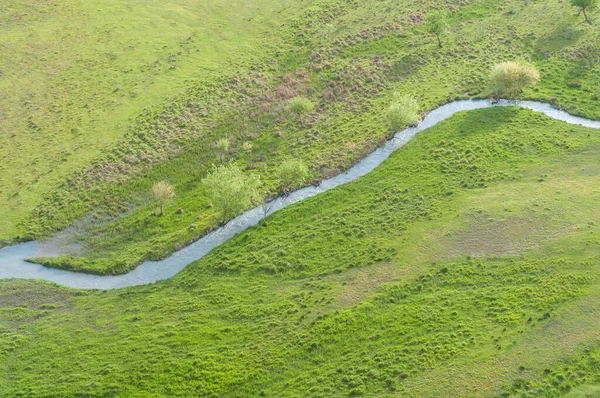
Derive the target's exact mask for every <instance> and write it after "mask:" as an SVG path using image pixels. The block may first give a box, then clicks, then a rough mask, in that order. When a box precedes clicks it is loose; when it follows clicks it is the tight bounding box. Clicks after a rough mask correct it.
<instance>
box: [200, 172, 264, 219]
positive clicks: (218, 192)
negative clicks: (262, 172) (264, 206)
mask: <svg viewBox="0 0 600 398" xmlns="http://www.w3.org/2000/svg"><path fill="white" fill-rule="evenodd" d="M202 184H203V185H204V186H205V187H206V189H207V190H208V197H209V200H210V201H211V202H212V204H213V205H214V206H216V207H218V208H219V209H220V210H221V213H222V215H221V217H222V218H221V219H222V220H227V219H229V218H231V217H233V216H235V215H237V214H238V213H239V212H240V211H242V210H244V209H246V208H248V207H250V206H251V205H252V204H254V203H255V202H257V201H258V200H259V199H260V193H259V190H258V187H259V186H260V177H259V176H257V175H250V176H247V175H244V173H243V172H242V170H241V169H240V168H239V167H237V166H236V165H235V164H233V163H230V164H227V165H223V166H220V167H215V168H214V169H213V170H212V172H211V173H210V174H209V175H208V176H206V177H205V178H204V179H203V180H202Z"/></svg>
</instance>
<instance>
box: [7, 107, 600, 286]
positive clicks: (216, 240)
mask: <svg viewBox="0 0 600 398" xmlns="http://www.w3.org/2000/svg"><path fill="white" fill-rule="evenodd" d="M494 106H519V107H521V108H526V109H531V110H533V111H536V112H541V113H543V114H545V115H547V116H549V117H551V118H553V119H557V120H562V121H564V122H567V123H570V124H579V125H583V126H586V127H592V128H600V122H598V121H593V120H588V119H584V118H580V117H576V116H572V115H570V114H568V113H566V112H564V111H560V110H558V109H554V108H552V106H550V105H549V104H544V103H541V102H534V101H500V102H499V103H497V104H492V103H491V102H490V101H488V100H466V101H456V102H452V103H449V104H446V105H443V106H441V107H439V108H437V109H435V110H433V111H432V112H431V113H429V114H428V115H427V117H426V118H425V119H424V120H423V121H422V122H421V123H420V124H419V125H418V126H417V127H410V128H408V129H406V130H403V131H401V132H399V133H397V134H396V135H395V136H394V137H393V138H392V139H390V140H389V141H387V142H386V143H385V144H384V145H383V146H382V147H380V148H377V149H376V150H375V151H373V152H372V153H371V154H370V155H368V156H367V157H366V158H364V159H363V160H361V161H360V162H359V163H357V164H356V165H355V166H353V167H352V168H350V169H349V170H348V171H346V172H345V173H342V174H340V175H337V176H335V177H333V178H330V179H327V180H324V181H323V182H322V183H321V185H319V186H318V187H312V186H310V187H306V188H303V189H300V190H298V191H295V192H293V193H292V194H290V195H289V196H287V197H286V198H278V199H275V200H274V201H273V202H271V203H269V206H270V211H269V212H268V214H271V213H273V212H274V211H277V210H279V209H282V208H284V207H286V206H289V205H291V204H293V203H297V202H300V201H301V200H303V199H306V198H310V197H312V196H315V195H318V194H319V193H321V192H325V191H327V190H329V189H332V188H335V187H337V186H338V185H341V184H345V183H347V182H350V181H353V180H355V179H357V178H359V177H361V176H363V175H365V174H367V173H369V172H370V171H371V170H373V169H375V168H376V167H377V166H379V165H380V164H381V162H383V161H384V160H385V159H387V158H388V157H389V156H390V155H391V154H392V153H393V152H394V151H396V150H397V149H398V148H400V147H402V146H403V145H404V144H406V143H407V142H408V141H410V140H411V139H412V138H413V137H414V136H415V134H417V133H418V132H420V131H423V130H425V129H427V128H429V127H432V126H434V125H436V124H438V123H439V122H441V121H443V120H445V119H447V118H449V117H450V116H452V115H454V114H455V113H457V112H461V111H468V110H473V109H481V108H490V107H494ZM264 216H265V214H264V211H263V207H262V206H258V207H257V208H255V209H253V210H250V211H247V212H246V213H244V214H242V215H240V216H239V217H237V218H235V219H233V220H232V221H230V222H229V223H228V224H227V225H225V226H223V227H222V228H219V229H217V230H215V231H214V232H211V233H210V234H208V235H206V236H204V237H203V238H201V239H200V240H198V241H196V242H195V243H192V244H191V245H189V246H187V247H185V248H183V249H181V250H179V251H177V252H175V253H173V254H172V255H171V256H170V257H168V258H166V259H164V260H162V261H146V262H144V263H143V264H141V265H140V266H139V267H137V268H136V269H134V270H133V271H131V272H129V273H127V274H123V275H114V276H113V275H107V276H101V275H91V274H83V273H78V272H71V271H64V270H59V269H53V268H47V267H44V266H42V265H39V264H31V263H28V262H26V261H25V260H26V259H28V258H32V257H36V256H40V255H54V254H58V253H56V252H54V253H53V252H52V250H53V248H48V246H47V245H45V244H44V243H43V242H27V243H22V244H19V245H14V246H9V247H5V248H3V249H0V278H2V279H6V278H22V279H43V280H47V281H51V282H56V283H59V284H61V285H64V286H68V287H72V288H81V289H115V288H120V287H126V286H136V285H145V284H149V283H153V282H156V281H159V280H162V279H168V278H171V277H173V276H174V275H175V274H177V273H178V272H179V271H181V270H182V269H183V268H185V267H186V266H187V265H188V264H190V263H191V262H193V261H196V260H199V259H201V258H202V257H204V256H205V255H206V254H207V253H208V252H210V251H211V250H212V249H214V248H215V247H217V246H219V245H220V244H222V243H224V242H226V241H227V240H229V239H231V238H232V237H233V236H234V235H236V234H238V233H240V232H242V231H244V230H246V229H247V228H249V227H251V226H253V225H256V224H257V223H258V222H259V221H260V220H262V219H263V218H264Z"/></svg>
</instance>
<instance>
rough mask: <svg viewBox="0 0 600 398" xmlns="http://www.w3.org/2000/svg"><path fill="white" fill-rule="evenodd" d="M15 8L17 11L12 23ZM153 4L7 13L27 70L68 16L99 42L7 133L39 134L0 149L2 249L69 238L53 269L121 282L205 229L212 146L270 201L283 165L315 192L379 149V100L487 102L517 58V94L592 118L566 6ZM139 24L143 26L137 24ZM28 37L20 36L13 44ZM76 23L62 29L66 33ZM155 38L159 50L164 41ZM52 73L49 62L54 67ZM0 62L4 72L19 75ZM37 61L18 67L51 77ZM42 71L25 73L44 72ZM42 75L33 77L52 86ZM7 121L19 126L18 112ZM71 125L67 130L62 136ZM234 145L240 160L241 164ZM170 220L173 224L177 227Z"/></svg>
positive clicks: (592, 79) (591, 39)
mask: <svg viewBox="0 0 600 398" xmlns="http://www.w3.org/2000/svg"><path fill="white" fill-rule="evenodd" d="M242 3H243V4H242ZM11 4H13V3H11ZM17 4H22V2H18V3H14V5H13V6H12V8H9V10H11V9H13V8H15V7H17ZM128 4H129V3H128ZM163 4H164V3H163V2H161V3H158V2H157V3H152V2H150V3H148V2H144V4H143V5H142V4H138V5H131V4H130V5H129V6H128V7H129V8H127V7H125V6H123V5H119V6H115V7H108V6H106V7H101V6H99V5H97V4H96V3H94V4H93V5H90V6H89V7H91V8H93V11H89V12H88V11H86V10H83V11H81V13H82V14H81V15H85V16H86V17H85V18H83V17H81V18H76V17H75V16H69V15H70V14H69V13H73V12H75V11H72V10H79V9H80V8H81V7H84V8H85V5H82V4H78V5H77V6H76V7H75V6H73V7H66V6H65V8H64V9H63V8H61V7H60V6H52V7H49V8H41V9H40V10H39V13H40V15H39V16H38V17H37V18H38V20H39V21H37V22H36V23H35V24H34V23H32V24H24V23H19V22H18V20H19V18H33V14H32V12H29V13H28V15H27V16H26V17H25V16H23V17H19V15H22V12H21V13H19V12H18V9H17V8H15V9H17V11H12V12H11V11H9V13H8V14H6V16H5V17H3V18H5V19H6V20H10V21H13V22H12V23H11V24H9V25H8V27H7V28H6V29H3V30H2V33H1V34H4V35H7V37H14V38H15V40H17V39H16V38H18V39H19V41H18V42H15V44H14V46H11V47H9V48H12V50H11V51H13V52H18V53H19V54H18V56H15V57H17V58H20V57H23V54H24V52H22V51H21V49H22V48H23V47H24V46H26V45H24V44H23V43H22V41H23V40H30V41H31V42H34V43H39V42H40V40H39V37H38V36H39V35H42V32H45V33H47V32H48V30H49V31H50V32H53V31H52V30H51V29H50V28H49V26H54V25H52V24H53V23H55V24H57V26H61V27H63V26H68V24H63V22H64V21H65V20H67V19H68V20H69V21H72V23H73V24H85V27H86V29H90V27H91V26H102V27H103V28H102V29H96V30H94V31H93V32H94V33H93V34H92V33H90V35H89V36H85V35H75V34H73V35H72V37H73V40H76V41H77V43H78V44H77V45H76V44H69V45H68V46H65V47H66V48H65V49H64V51H67V50H68V51H69V54H71V52H72V53H73V54H72V58H73V59H74V61H73V63H72V64H69V68H67V67H66V66H65V70H64V71H62V70H61V72H60V73H59V72H56V73H54V74H50V75H52V76H54V77H53V78H55V79H56V80H57V81H59V83H60V84H59V83H56V86H52V87H57V89H54V88H52V87H50V86H48V87H46V88H45V89H47V90H48V92H52V95H56V96H58V95H60V96H61V98H62V99H60V101H59V100H58V99H57V100H56V101H55V102H56V104H58V105H60V106H61V107H62V108H60V109H64V111H61V112H62V113H59V114H57V115H58V116H52V115H53V114H52V115H50V114H51V112H46V113H45V114H44V115H45V116H40V117H39V120H38V118H35V119H34V120H33V122H34V124H33V125H28V126H29V127H27V126H25V124H27V123H28V122H26V121H25V120H26V119H27V117H29V116H28V115H25V116H27V117H25V116H23V115H21V116H19V115H17V116H15V117H12V116H11V117H7V118H6V122H3V123H11V122H10V121H11V120H13V121H14V120H18V121H19V123H21V124H20V125H22V129H26V128H29V129H30V130H31V128H33V130H31V131H37V133H35V132H30V133H21V132H19V131H21V130H18V131H17V134H15V135H14V137H13V136H12V134H3V135H2V137H3V138H2V139H4V140H6V142H7V143H6V144H2V145H0V151H3V152H2V153H3V154H4V155H3V162H2V164H3V165H2V166H1V167H3V170H2V171H3V172H2V179H3V182H2V184H3V187H2V188H1V189H2V193H1V194H2V195H5V197H4V199H5V200H4V203H6V204H7V206H3V207H2V209H3V210H0V211H4V212H6V215H5V216H2V214H0V220H3V221H1V222H3V223H4V227H2V228H0V230H1V231H4V232H3V234H4V235H3V237H0V239H4V240H5V241H6V242H9V241H13V240H15V239H33V238H39V237H45V236H48V235H49V234H50V233H51V232H52V231H55V230H60V229H63V228H64V227H65V226H67V225H75V226H76V228H74V229H73V231H74V232H75V234H74V235H75V237H76V238H77V239H79V240H80V241H81V242H82V243H83V245H82V247H83V248H85V249H86V251H84V252H83V253H82V254H81V253H80V256H79V257H77V258H70V257H68V258H62V259H59V260H52V261H51V262H49V264H51V265H54V266H60V267H65V268H70V269H77V270H85V271H88V272H96V273H121V272H126V271H128V270H130V269H131V268H133V267H134V266H135V265H137V264H139V263H140V262H141V261H142V260H143V259H146V258H150V259H156V258H161V257H164V256H166V255H168V254H170V253H171V252H172V251H173V250H175V249H176V248H178V247H181V246H182V245H185V244H187V243H189V242H190V241H191V240H193V239H195V238H197V237H198V236H201V235H203V234H204V233H206V231H207V230H210V229H211V228H214V227H215V226H216V225H217V223H218V217H219V215H218V214H217V213H216V211H215V210H214V209H211V208H210V206H209V205H208V202H207V198H206V192H204V191H203V189H202V187H201V186H200V184H199V181H200V179H201V178H202V177H203V176H204V175H205V174H206V173H207V171H208V170H209V169H210V167H212V165H213V164H215V163H218V161H217V157H216V155H215V153H214V150H213V149H212V146H211V145H212V144H213V143H214V142H215V141H216V140H217V139H219V138H223V137H227V138H229V140H230V142H231V144H230V151H229V153H228V154H227V156H226V159H225V161H234V162H236V163H238V164H239V165H240V166H241V167H243V168H244V169H247V171H248V173H259V174H261V176H262V178H263V181H264V189H265V190H266V191H269V192H270V193H271V194H272V193H274V192H276V187H277V183H276V182H275V181H274V178H273V170H274V169H275V168H276V166H277V165H278V164H280V163H281V162H282V161H283V160H284V159H285V158H289V157H296V158H301V159H303V160H304V161H305V162H306V163H307V164H308V165H309V166H310V167H311V173H312V177H313V178H320V177H327V176H331V175H334V174H336V173H338V172H339V171H340V170H343V169H345V168H347V167H349V166H351V165H352V164H353V163H354V162H356V161H357V160H358V159H360V158H361V157H362V156H364V155H365V154H366V153H368V152H369V151H371V150H373V149H374V148H375V147H376V146H377V145H379V143H381V142H382V140H383V139H385V138H386V137H387V136H389V132H387V131H386V129H385V126H384V124H383V121H382V118H381V114H382V109H385V107H386V106H387V104H388V103H389V101H390V99H391V98H392V94H393V92H395V91H398V92H401V93H406V92H410V93H414V94H415V95H416V96H417V97H418V99H419V101H420V102H421V104H422V108H423V110H426V109H431V108H433V107H435V106H438V105H440V104H442V103H444V102H446V101H449V100H452V99H455V98H466V97H468V96H473V95H485V94H486V87H487V82H486V77H487V73H488V71H489V68H490V67H491V66H492V65H493V64H494V63H496V62H499V61H503V60H507V59H518V58H523V59H526V60H529V61H531V62H532V63H534V64H535V65H536V66H537V67H538V68H539V69H540V71H541V74H542V83H541V85H540V86H539V87H538V88H537V89H536V90H535V91H530V92H527V93H526V94H525V95H526V96H527V97H529V98H537V99H542V100H545V101H550V102H553V103H555V104H557V106H563V107H565V108H567V109H568V110H569V111H570V112H572V113H578V114H585V115H586V116H588V117H593V118H600V111H599V110H598V109H599V108H598V106H597V93H598V92H599V91H600V88H599V87H598V84H599V83H598V79H597V74H598V61H599V60H600V58H599V55H600V51H599V49H598V43H599V41H598V40H597V39H598V30H597V27H596V26H588V24H582V23H581V22H582V20H581V18H578V17H577V16H576V15H575V12H574V10H573V9H571V8H570V7H569V6H568V5H567V4H565V2H562V1H558V0H547V1H536V2H522V1H496V0H487V1H461V2H455V1H448V2H437V1H436V2H433V1H425V2H414V3H413V2H409V1H402V2H380V1H364V2H359V3H358V2H357V3H352V2H346V1H334V0H327V1H326V0H314V1H303V2H300V1H289V2H285V3H275V2H266V1H265V2H253V3H246V2H240V4H239V5H235V4H232V5H230V6H227V7H223V6H222V4H221V3H220V2H218V1H215V2H208V3H207V2H198V3H197V4H196V3H193V2H192V3H190V2H181V4H179V3H178V4H172V5H170V6H169V7H166V6H163ZM169 4H170V3H169ZM228 4H229V3H228ZM124 7H125V8H126V9H125V10H123V8H124ZM153 7H154V8H160V10H156V11H154V8H153ZM435 9H443V10H446V11H448V12H450V16H451V21H450V22H451V29H450V32H449V34H448V36H447V37H444V40H443V43H444V47H443V48H442V49H439V48H438V47H437V42H436V40H435V38H434V37H433V36H431V35H429V34H426V33H425V32H424V29H423V25H422V24H423V20H424V18H425V17H426V15H427V13H428V12H431V11H432V10H435ZM239 10H243V12H239ZM42 11H43V12H42ZM84 11H85V12H84ZM142 11H143V12H142ZM146 13H147V14H149V15H146ZM65 14H66V15H65ZM138 14H139V16H138ZM36 15H37V14H36ZM132 15H134V16H135V18H130V17H131V16H132ZM126 17H127V18H126ZM94 18H97V19H94ZM121 19H122V22H121V23H120V24H119V23H115V24H113V25H111V26H113V28H110V29H113V30H110V29H109V27H107V23H106V21H109V20H110V21H112V20H121ZM82 20H84V22H81V21H82ZM140 21H141V22H140ZM148 21H155V23H154V26H146V25H144V26H143V27H140V26H139V25H138V24H141V23H142V22H143V23H144V24H146V23H148V24H149V22H148ZM70 23H71V22H70ZM103 24H104V25H103ZM37 26H39V29H38V30H35V31H34V32H32V33H31V34H32V35H33V36H30V35H25V34H23V33H22V32H21V33H19V32H20V31H19V29H21V30H23V29H30V30H31V29H34V27H37ZM78 26H79V25H76V26H75V27H73V28H72V31H80V30H81V29H79V28H78ZM114 26H116V27H114ZM65 29H67V28H65ZM107 30H108V31H110V32H112V33H107V32H106V31H107ZM163 32H168V35H165V34H164V33H163ZM11 35H12V36H11ZM169 35H172V38H171V40H172V41H171V42H168V43H166V42H165V43H163V41H166V40H167V38H168V37H170V36H169ZM55 36H56V35H55V34H54V33H52V35H50V37H55ZM117 37H118V40H117ZM142 37H143V38H144V40H142V39H139V38H142ZM153 37H154V38H155V39H152V38H153ZM109 38H111V39H109ZM103 40H104V41H103ZM136 40H137V41H136ZM138 41H141V43H140V44H136V45H134V44H127V43H130V42H132V43H133V42H135V43H137V42H138ZM2 42H3V43H8V44H3V45H5V46H6V45H9V46H10V45H11V43H12V42H11V41H6V40H4V41H2ZM97 42H101V43H104V44H102V46H101V47H98V45H97V44H96V43H97ZM60 43H65V41H64V40H61V41H60ZM90 43H92V44H90ZM126 44H127V45H126ZM131 46H133V47H134V48H130V47H131ZM165 46H166V48H165ZM80 47H81V48H86V49H88V51H91V53H90V54H89V55H87V58H85V57H84V58H83V59H87V60H88V61H89V62H80V61H77V60H78V59H79V58H77V57H78V55H76V54H77V53H76V51H79V52H80V54H84V55H85V54H88V52H85V53H84V52H83V50H78V49H79V48H80ZM90 48H91V49H90ZM57 52H58V50H57ZM2 53H3V54H8V52H4V51H3V52H2ZM59 53H60V52H59ZM107 54H108V55H107ZM110 54H113V55H110ZM157 54H158V55H157ZM161 54H162V55H161ZM38 56H39V53H38V52H33V53H32V55H31V57H38ZM79 57H80V58H81V57H83V56H82V55H80V56H79ZM13 58H14V57H13ZM63 58H65V57H60V59H58V58H57V59H56V60H55V63H57V64H61V65H62V63H63V62H66V61H63V60H62V59H63ZM66 58H68V57H66ZM98 59H101V60H102V61H98ZM8 61H9V58H7V59H6V62H5V61H3V62H2V64H3V65H4V64H7V65H15V68H17V67H19V66H18V64H16V63H12V62H8ZM26 61H27V62H26ZM34 61H35V62H34ZM34 61H32V60H31V59H28V60H24V61H23V64H25V63H27V65H38V64H42V65H44V68H51V66H52V65H54V64H53V63H52V62H49V63H48V62H46V61H45V59H38V58H35V59H34ZM78 62H79V63H78ZM92 65H95V66H94V67H92ZM44 68H41V67H40V68H37V69H35V73H36V74H42V73H46V75H48V73H49V72H43V71H44V70H45V69H44ZM52 68H55V67H52ZM56 68H58V66H56ZM3 69H4V66H3ZM53 70H54V69H53ZM107 71H112V72H110V73H109V72H107ZM31 73H34V72H31ZM46 75H42V76H44V77H43V79H42V78H40V79H41V80H43V81H44V82H45V83H44V84H51V82H52V81H53V80H52V79H49V78H47V77H46ZM113 75H114V76H115V77H114V78H112V77H110V76H113ZM3 76H4V77H3V79H2V80H1V82H2V83H0V84H2V86H1V87H8V88H10V90H9V91H10V92H11V93H13V92H19V90H16V89H14V87H31V85H21V84H18V83H17V80H15V79H16V78H17V77H16V76H21V75H17V74H16V73H15V74H9V73H3ZM13 76H14V79H13ZM100 76H101V77H100ZM106 76H108V77H106ZM81 81H85V82H87V83H86V85H85V86H84V85H83V83H81ZM46 82H50V83H46ZM7 84H8V86H6V85H7ZM91 85H94V86H91ZM95 85H100V86H98V88H97V89H94V87H95ZM36 87H37V86H36ZM40 87H45V86H43V85H40ZM41 89H42V88H40V90H41ZM59 89H60V90H59ZM136 90H137V91H139V93H138V94H136V95H135V96H134V97H135V98H130V97H132V96H131V95H130V93H131V92H132V91H136ZM60 93H62V94H60ZM298 94H302V95H305V96H307V97H309V98H310V99H311V100H312V101H313V102H315V103H316V104H317V110H316V111H315V112H314V113H313V114H311V115H310V117H309V120H308V121H307V125H306V126H304V127H302V126H300V125H299V124H298V122H297V120H296V119H295V118H294V117H293V116H292V115H290V114H289V112H288V111H287V109H286V104H287V101H288V99H289V98H290V97H292V96H294V95H298ZM78 96H80V97H78ZM38 97H39V98H42V97H43V98H46V97H44V96H43V95H42V94H39V95H38ZM38 97H36V98H38ZM4 98H6V101H8V100H9V99H10V98H13V97H12V94H11V96H4ZM40 101H41V99H40ZM44 101H46V100H45V99H44ZM48 101H50V100H48ZM61 104H64V105H61ZM69 104H70V105H69ZM76 104H82V105H81V108H79V107H78V106H76ZM111 104H112V105H111ZM58 105H57V106H58ZM86 105H87V107H86V108H84V106H86ZM32 106H33V105H32ZM40 106H41V105H40ZM44 106H45V105H44ZM48 106H50V105H48ZM7 109H9V110H11V112H13V111H14V112H17V110H18V111H19V112H29V111H27V109H28V108H24V107H18V106H15V103H12V105H9V106H8V107H7ZM44 109H45V108H44ZM90 112H91V113H90ZM92 113H94V114H93V115H92ZM96 113H98V116H94V115H95V114H96ZM100 113H101V115H100ZM48 115H50V116H48ZM61 115H62V116H61ZM78 118H80V119H81V120H82V121H81V123H80V124H81V125H76V123H75V124H73V123H74V122H73V120H75V119H78ZM55 119H56V121H51V120H55ZM59 119H60V122H59ZM88 121H89V122H88ZM23 123H25V124H23ZM45 123H50V124H48V126H50V125H52V126H56V128H55V127H52V128H50V127H44V126H46V125H45ZM69 123H71V124H69ZM13 124H14V123H13ZM17 124H18V123H17ZM34 125H35V126H38V127H39V126H42V127H40V128H38V127H32V126H34ZM23 126H24V127H23ZM111 126H113V127H111ZM15 128H17V127H15ZM20 128H21V127H20ZM23 131H25V130H23ZM28 131H29V130H28ZM50 131H52V134H49V132H50ZM11 137H12V138H11ZM46 140H53V141H52V142H48V141H46ZM248 142H249V143H251V144H252V150H250V151H244V150H243V148H244V144H245V143H248ZM36 148H37V149H36ZM55 150H56V151H59V152H53V151H55ZM4 159H5V160H4ZM163 179H166V180H168V181H170V182H171V183H172V184H174V185H175V187H176V191H177V198H176V200H175V202H174V203H173V204H171V206H170V207H169V208H167V214H166V215H165V216H164V217H156V216H154V215H153V213H154V210H155V204H154V203H152V200H151V196H150V187H151V186H152V184H153V183H154V182H156V181H159V180H163ZM36 180H37V181H38V182H34V181H36ZM179 208H181V209H182V210H183V213H182V214H177V213H176V210H177V209H179Z"/></svg>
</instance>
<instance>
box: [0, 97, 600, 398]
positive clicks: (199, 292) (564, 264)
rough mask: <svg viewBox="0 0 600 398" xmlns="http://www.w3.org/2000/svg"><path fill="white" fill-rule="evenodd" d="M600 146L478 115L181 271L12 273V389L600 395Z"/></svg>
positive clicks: (8, 377)
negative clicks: (83, 280) (39, 277)
mask: <svg viewBox="0 0 600 398" xmlns="http://www.w3.org/2000/svg"><path fill="white" fill-rule="evenodd" d="M599 154H600V134H599V133H598V131H596V130H590V129H586V128H583V127H575V126H570V125H566V124H564V123H561V122H557V121H553V120H551V119H548V118H546V117H545V116H542V115H539V114H535V113H533V112H530V111H525V110H519V109H513V108H495V109H487V110H480V111H472V112H468V113H462V114H458V115H456V116H454V117H453V118H451V119H449V120H448V121H446V122H444V123H442V124H440V125H438V126H436V127H434V128H432V129H430V130H428V131H426V132H424V133H422V134H421V135H419V136H418V137H417V138H415V139H414V140H413V141H412V142H411V143H409V144H408V145H407V146H406V147H405V148H403V149H401V150H400V151H398V152H396V153H395V154H394V155H392V157H391V158H390V159H389V160H387V161H386V162H385V163H384V164H383V165H382V166H381V167H379V168H378V169H376V170H375V171H374V172H372V173H371V174H369V175H367V176H365V177H363V178H361V179H359V180H357V181H355V182H353V183H350V184H348V185H345V186H342V187H339V188H336V189H334V190H332V191H329V192H327V193H325V194H322V195H319V196H317V197H314V198H311V199H309V200H307V201H305V202H302V203H299V204H297V205H294V206H292V207H290V208H287V209H284V210H282V211H280V212H278V213H276V214H274V215H272V216H270V217H269V218H268V219H266V220H265V221H264V222H263V223H262V224H261V225H259V226H257V227H254V228H252V229H250V230H248V231H246V232H245V233H242V234H240V235H239V236H237V237H236V238H234V239H233V240H231V241H229V242H227V243H226V244H224V245H223V246H221V247H220V248H218V249H216V250H215V251H214V252H212V253H211V254H209V255H208V256H207V257H205V258H204V259H203V260H201V261H199V262H197V263H194V264H192V265H190V266H189V267H187V268H186V269H185V270H184V271H183V272H182V273H181V274H179V275H177V276H176V277H175V278H174V279H172V280H169V281H164V282H160V283H157V284H155V285H152V286H142V287H136V288H126V289H121V290H117V291H107V292H102V291H99V292H93V291H73V290H69V289H64V288H60V287H54V286H51V285H50V284H44V283H36V282H25V281H2V282H1V283H0V286H1V287H0V294H1V296H0V297H2V298H1V299H0V303H2V310H1V311H0V324H1V325H2V328H3V329H2V333H1V334H0V339H1V340H0V347H1V350H0V355H1V356H2V360H1V361H0V391H2V392H3V395H7V396H78V395H81V394H87V395H88V396H147V395H153V396H232V397H233V396H236V397H242V396H243V397H246V396H273V397H281V396H286V397H288V396H289V397H296V396H297V397H304V396H322V397H327V396H419V397H439V396H481V397H489V396H532V397H534V396H542V395H545V396H559V395H561V394H563V393H565V392H568V391H571V390H573V391H572V394H571V395H572V396H580V395H581V394H586V392H589V391H594V389H595V388H596V387H595V385H596V384H597V383H598V378H599V377H600V376H598V375H599V374H600V363H599V362H598V360H597V358H598V355H599V354H598V353H600V351H599V350H600V347H599V346H598V345H597V341H598V339H597V336H598V330H599V325H598V320H599V319H600V317H599V316H598V315H599V313H598V312H599V311H600V308H599V307H598V291H600V290H599V287H600V285H599V283H600V280H599V279H598V277H597V275H598V266H599V263H598V255H599V251H598V245H597V243H598V236H599V235H598V234H599V233H600V229H599V228H598V223H597V211H598V204H599V203H598V201H599V199H598V198H599V196H598V189H597V187H598V182H599V178H600V165H599V163H598V155H599ZM577 394H580V395H577ZM583 396H585V395H583Z"/></svg>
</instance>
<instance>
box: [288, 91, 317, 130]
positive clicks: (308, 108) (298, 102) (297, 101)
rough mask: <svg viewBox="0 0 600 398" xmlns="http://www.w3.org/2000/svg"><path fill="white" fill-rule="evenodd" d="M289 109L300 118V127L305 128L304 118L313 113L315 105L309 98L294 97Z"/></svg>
mask: <svg viewBox="0 0 600 398" xmlns="http://www.w3.org/2000/svg"><path fill="white" fill-rule="evenodd" d="M288 109H289V110H290V112H292V113H294V114H295V115H297V116H298V121H299V122H300V125H301V126H303V125H304V120H303V118H304V116H306V115H308V114H309V113H310V112H312V111H313V110H314V109H315V105H314V104H313V103H312V102H311V101H310V100H309V99H308V98H304V97H294V98H292V99H291V100H290V102H289V104H288Z"/></svg>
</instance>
